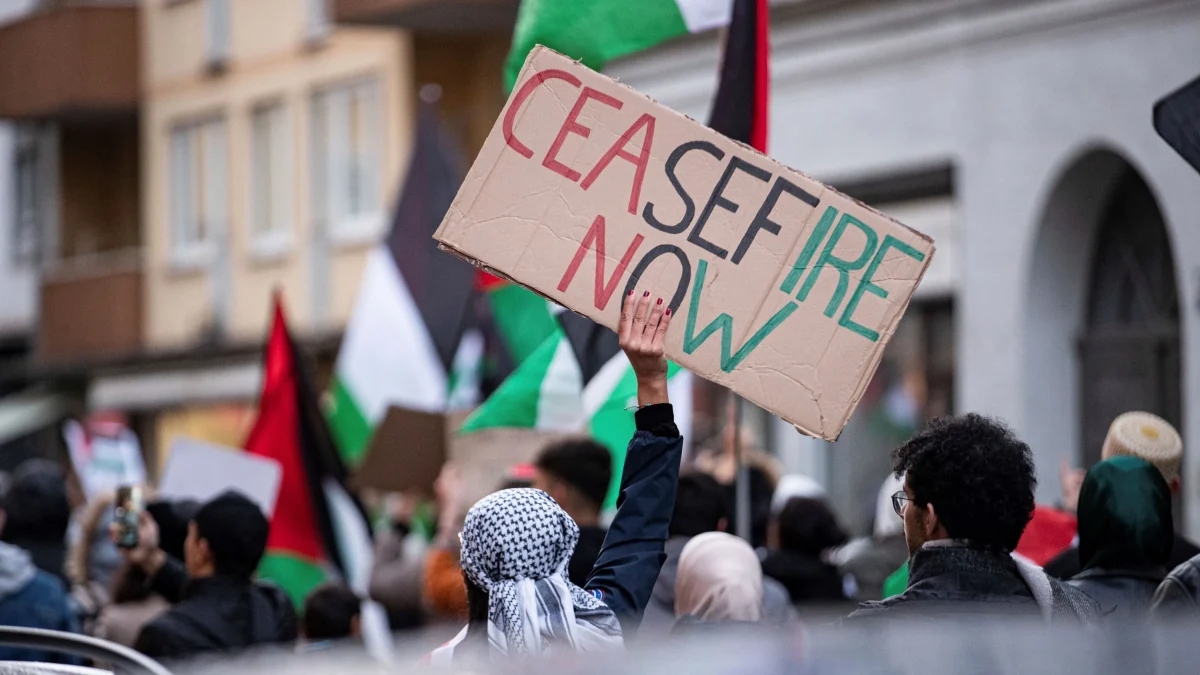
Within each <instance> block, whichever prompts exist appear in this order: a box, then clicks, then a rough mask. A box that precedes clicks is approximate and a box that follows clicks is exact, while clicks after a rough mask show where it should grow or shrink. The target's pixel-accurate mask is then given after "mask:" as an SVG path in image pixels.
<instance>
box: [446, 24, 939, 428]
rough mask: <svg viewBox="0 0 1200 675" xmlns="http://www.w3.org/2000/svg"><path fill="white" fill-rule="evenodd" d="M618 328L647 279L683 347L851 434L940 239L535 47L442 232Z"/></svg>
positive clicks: (719, 376) (746, 389)
mask: <svg viewBox="0 0 1200 675" xmlns="http://www.w3.org/2000/svg"><path fill="white" fill-rule="evenodd" d="M434 236H435V238H436V239H437V240H438V241H439V242H440V243H441V245H442V247H443V248H445V249H447V250H450V251H452V252H454V253H456V254H458V255H459V256H461V257H463V258H466V259H468V260H471V261H473V262H475V263H476V264H479V265H481V266H483V267H485V268H487V269H488V270H490V271H492V272H493V273H496V274H498V275H500V276H503V277H507V278H509V279H512V280H514V281H516V282H518V283H520V284H523V285H525V286H527V287H529V288H531V289H533V290H535V291H537V292H538V293H541V294H542V295H544V296H546V297H548V298H550V299H552V300H554V301H555V302H558V303H560V304H562V305H565V306H566V307H569V308H571V309H573V310H575V311H577V312H579V313H581V314H584V315H586V316H588V317H590V318H592V319H593V320H595V321H597V322H598V323H601V324H603V325H605V326H608V327H609V328H613V329H615V328H616V327H617V325H618V322H619V319H620V311H621V302H622V299H623V298H624V296H625V295H626V294H627V293H628V292H629V291H631V290H634V289H637V291H638V292H639V293H640V292H641V291H644V290H649V291H650V292H651V293H652V294H654V296H657V297H662V298H664V299H665V301H666V302H668V303H669V307H670V308H671V311H672V313H673V318H672V327H671V330H670V331H669V332H668V334H667V355H668V356H669V357H670V358H671V359H672V360H674V361H676V362H677V363H679V364H681V365H683V366H684V367H686V368H688V369H689V370H691V371H693V372H695V373H697V374H699V375H701V376H703V377H706V378H708V379H710V380H713V381H714V382H717V383H719V384H722V385H725V386H727V387H729V388H730V389H732V390H734V391H736V392H737V393H739V394H741V395H742V396H744V397H746V398H748V399H750V400H751V401H753V402H754V403H757V404H758V405H760V406H762V407H763V408H765V409H767V410H769V411H771V412H773V413H775V414H777V415H779V416H780V417H783V418H784V419H786V420H788V421H790V422H792V423H793V424H795V425H796V426H797V427H798V428H799V429H800V430H801V431H804V432H805V433H808V434H811V435H813V436H818V437H821V438H824V439H826V440H834V439H836V438H837V437H838V434H839V433H840V432H841V430H842V427H844V426H845V424H846V421H847V420H848V419H849V417H850V413H851V412H852V411H853V410H854V406H855V405H856V404H857V403H858V400H859V398H860V397H861V396H862V393H863V390H864V389H865V388H866V386H867V383H868V382H869V381H870V378H871V374H872V373H873V372H874V371H875V367H876V366H877V365H878V363H879V359H880V356H881V355H882V353H883V348H884V346H885V345H886V344H887V341H888V339H889V338H890V337H891V335H892V333H893V331H894V330H895V328H896V324H897V323H898V322H899V321H900V317H901V315H902V314H903V313H904V309H905V308H906V307H907V306H908V301H909V299H910V298H911V297H912V294H913V291H914V290H915V289H916V287H917V284H918V283H919V282H920V279H921V276H922V274H924V272H925V269H926V267H927V266H928V265H929V261H930V259H931V257H932V256H933V251H934V246H933V241H932V240H931V239H930V238H929V237H927V236H925V235H923V234H921V233H919V232H916V231H914V230H911V229H909V228H907V227H905V226H903V225H901V224H900V223H898V222H896V221H894V220H892V219H890V218H888V217H887V216H885V215H883V214H881V213H879V212H877V211H875V210H873V209H871V208H869V207H867V206H864V205H863V204H860V203H858V202H856V201H854V200H852V199H850V198H849V197H846V196H844V195H842V194H840V193H838V192H836V191H835V190H832V189H830V188H828V187H826V186H824V185H822V184H820V183H818V182H817V181H815V180H813V179H811V178H809V177H808V176H806V175H804V174H802V173H800V172H798V171H795V170H793V169H790V168H788V167H786V166H784V165H782V164H780V163H779V162H776V161H774V160H772V159H770V158H769V157H766V156H764V155H762V154H760V153H758V152H756V151H754V150H753V149H751V148H748V147H746V146H744V145H741V144H739V143H737V142H734V141H731V140H729V139H728V138H725V137H724V136H721V135H720V134H718V133H716V132H714V131H712V130H711V129H708V128H707V127H704V126H702V125H700V124H698V123H697V122H695V121H693V120H691V119H688V118H687V117H685V116H684V115H681V114H679V113H676V112H674V111H672V110H670V109H668V108H665V107H663V106H661V105H658V104H657V103H655V102H654V101H652V100H650V99H649V98H647V97H645V96H643V95H641V94H639V93H637V92H636V91H634V90H632V89H630V88H629V87H626V86H624V85H621V84H618V83H616V82H614V81H613V80H611V79H609V78H607V77H604V76H603V75H600V74H598V73H596V72H593V71H591V70H589V69H588V68H586V67H584V66H582V65H580V64H578V63H576V62H574V61H572V60H570V59H568V58H567V57H565V56H562V55H561V54H558V53H555V52H553V51H551V50H549V49H545V48H541V47H539V48H537V49H535V50H533V52H531V53H530V55H529V58H528V59H527V60H526V62H525V67H524V69H523V70H522V71H521V75H520V77H519V78H518V80H517V86H516V87H515V88H514V89H513V94H512V96H511V97H510V98H509V100H508V103H507V104H506V105H505V108H504V112H503V113H502V114H501V116H500V119H499V120H497V122H496V125H495V127H494V128H493V129H492V131H491V133H490V134H489V135H488V138H487V140H486V142H485V143H484V146H483V149H482V150H481V151H480V153H479V156H478V157H477V158H476V160H475V164H474V166H472V167H471V171H470V173H469V174H468V175H467V178H466V180H465V181H464V182H463V185H462V188H461V189H460V190H459V193H458V196H457V197H456V198H455V200H454V204H453V205H452V206H451V207H450V210H449V212H448V213H447V214H446V217H445V219H444V220H443V222H442V225H441V227H440V228H439V229H438V231H437V233H436V234H435V235H434Z"/></svg>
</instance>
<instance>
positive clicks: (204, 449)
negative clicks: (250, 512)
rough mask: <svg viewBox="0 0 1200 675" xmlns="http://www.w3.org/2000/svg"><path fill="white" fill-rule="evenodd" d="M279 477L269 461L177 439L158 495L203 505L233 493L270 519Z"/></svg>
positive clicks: (277, 468)
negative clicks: (223, 493) (247, 499)
mask: <svg viewBox="0 0 1200 675" xmlns="http://www.w3.org/2000/svg"><path fill="white" fill-rule="evenodd" d="M282 477H283V469H282V468H281V467H280V466H279V462H277V461H275V460H273V459H268V458H266V457H259V456H258V455H251V454H249V453H247V452H245V451H243V450H239V449H237V448H227V447H225V446H221V445H215V444H213V443H204V442H202V441H197V440H195V439H192V438H185V437H182V436H181V437H176V438H175V439H174V440H173V441H172V442H171V456H170V458H169V459H168V460H167V466H166V468H165V469H163V474H162V480H160V481H159V483H158V496H159V497H164V498H168V499H194V500H196V501H198V502H201V503H203V502H206V501H208V500H209V499H212V498H213V497H216V496H217V495H219V494H221V493H222V492H224V491H226V490H236V491H238V492H241V493H242V494H244V495H246V497H248V498H249V499H250V500H251V501H253V502H254V503H256V504H258V505H259V507H260V508H261V509H262V510H263V513H265V514H266V515H267V518H270V517H271V514H272V513H273V512H274V511H275V499H276V497H278V496H279V482H280V480H281V479H282Z"/></svg>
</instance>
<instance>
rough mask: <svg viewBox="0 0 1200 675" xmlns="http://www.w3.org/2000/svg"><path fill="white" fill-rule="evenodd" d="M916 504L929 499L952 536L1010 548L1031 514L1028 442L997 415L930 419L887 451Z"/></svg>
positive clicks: (1034, 481)
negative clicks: (897, 445)
mask: <svg viewBox="0 0 1200 675" xmlns="http://www.w3.org/2000/svg"><path fill="white" fill-rule="evenodd" d="M892 457H893V459H894V460H895V464H894V468H895V471H896V475H897V476H900V475H901V474H903V475H904V476H905V481H906V483H907V484H908V487H909V489H910V490H911V491H912V497H913V501H914V502H915V503H916V504H917V505H918V506H925V505H927V504H933V507H934V509H935V510H936V511H937V517H938V520H940V521H941V523H942V526H943V527H945V528H946V532H947V534H949V535H950V536H951V537H952V538H954V539H966V540H969V541H971V542H974V543H975V544H977V545H981V546H984V547H986V548H990V549H993V550H997V551H1005V552H1007V551H1012V550H1013V549H1015V548H1016V547H1017V542H1018V541H1020V539H1021V533H1022V532H1024V531H1025V525H1026V524H1028V523H1029V519H1030V518H1031V517H1032V516H1033V507H1034V502H1033V493H1034V488H1035V487H1037V478H1036V476H1035V473H1034V467H1033V455H1032V453H1031V452H1030V451H1029V446H1028V445H1026V444H1025V443H1024V442H1023V441H1021V440H1020V439H1019V438H1017V436H1016V434H1014V433H1013V432H1012V430H1010V429H1009V428H1008V427H1006V426H1005V425H1004V424H1002V423H1001V422H999V421H997V420H993V419H991V418H988V417H985V416H983V415H979V414H976V413H967V414H965V415H957V416H954V417H941V418H937V419H934V420H932V421H930V422H929V423H928V424H927V425H926V426H925V427H924V428H923V429H922V430H921V431H920V432H918V433H917V435H916V436H914V437H913V438H912V439H911V440H909V441H908V442H907V443H905V444H904V445H902V446H900V447H899V448H897V449H896V450H895V452H893V453H892Z"/></svg>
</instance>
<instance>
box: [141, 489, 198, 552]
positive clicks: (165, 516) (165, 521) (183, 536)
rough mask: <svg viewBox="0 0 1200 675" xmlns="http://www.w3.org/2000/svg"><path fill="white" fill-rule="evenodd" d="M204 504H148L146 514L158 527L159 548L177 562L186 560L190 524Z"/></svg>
mask: <svg viewBox="0 0 1200 675" xmlns="http://www.w3.org/2000/svg"><path fill="white" fill-rule="evenodd" d="M201 506H202V504H200V503H199V502H197V501H195V500H191V499H155V500H154V501H152V502H150V503H149V504H146V513H149V514H150V517H151V518H153V519H154V522H155V524H157V525H158V547H159V548H160V549H162V550H163V552H164V553H166V554H167V555H169V556H171V557H172V558H175V559H176V560H183V559H184V548H183V546H184V542H185V541H187V535H188V523H190V522H192V518H195V517H196V512H197V511H199V510H200V507H201Z"/></svg>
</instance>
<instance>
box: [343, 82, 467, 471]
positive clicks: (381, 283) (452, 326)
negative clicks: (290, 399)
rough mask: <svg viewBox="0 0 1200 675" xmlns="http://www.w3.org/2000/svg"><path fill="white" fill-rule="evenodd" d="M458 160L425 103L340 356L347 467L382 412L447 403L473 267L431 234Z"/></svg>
mask: <svg viewBox="0 0 1200 675" xmlns="http://www.w3.org/2000/svg"><path fill="white" fill-rule="evenodd" d="M462 177H463V170H462V162H461V160H460V158H459V155H458V153H457V151H455V150H454V148H453V144H452V143H451V142H450V141H449V139H448V138H447V136H446V134H445V132H444V130H443V129H442V128H441V127H440V125H439V124H438V121H437V113H436V111H435V109H434V107H433V104H430V103H423V104H422V106H421V109H420V115H419V117H418V120H417V139H416V146H415V147H414V149H413V156H412V161H411V162H410V166H409V169H408V174H407V176H406V177H405V181H404V189H403V191H402V192H401V195H400V200H399V201H398V202H397V206H396V213H395V216H394V217H393V220H392V229H391V232H390V233H389V234H388V236H387V238H386V239H384V240H383V242H381V243H380V244H379V245H377V246H376V247H375V249H374V250H372V251H371V253H370V256H369V258H368V259H367V267H366V270H365V271H364V272H363V279H362V282H361V285H360V287H359V291H358V297H357V298H356V300H355V304H354V311H353V313H352V314H351V317H350V323H349V324H348V325H347V327H346V335H345V338H344V339H343V342H342V349H341V352H340V353H339V354H338V360H337V367H336V371H335V373H334V382H333V391H332V397H331V399H330V403H329V406H328V409H327V413H328V416H329V425H330V428H331V430H332V431H333V435H334V438H335V439H336V440H337V444H338V447H339V448H340V449H341V451H342V453H343V455H344V457H345V458H346V461H347V462H349V463H350V464H351V465H357V464H358V462H360V461H361V460H362V457H363V454H364V453H365V452H366V449H367V445H368V443H369V442H370V440H371V436H372V434H374V432H375V428H376V427H377V426H378V425H379V424H380V423H381V422H382V421H383V418H384V416H385V415H386V414H387V409H388V406H392V405H395V406H400V407H404V408H409V409H412V410H423V411H429V412H437V411H441V410H444V409H445V408H446V405H447V399H448V396H449V389H450V385H451V372H452V369H453V367H454V360H455V354H456V352H457V350H458V348H459V346H460V342H461V338H462V335H463V331H464V330H465V329H466V328H467V327H468V326H469V325H470V323H471V321H470V319H469V317H468V308H469V306H470V300H471V294H472V289H473V286H474V284H475V268H473V267H472V266H471V265H469V264H467V263H466V262H463V261H461V260H458V259H456V258H455V257H454V256H451V255H447V254H445V253H443V252H441V251H439V250H437V243H436V242H434V240H433V232H434V230H436V229H437V226H438V224H439V223H441V222H442V217H443V216H445V215H446V210H447V209H449V208H450V204H451V202H453V201H454V195H455V194H457V192H458V187H459V185H461V184H462Z"/></svg>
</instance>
